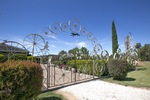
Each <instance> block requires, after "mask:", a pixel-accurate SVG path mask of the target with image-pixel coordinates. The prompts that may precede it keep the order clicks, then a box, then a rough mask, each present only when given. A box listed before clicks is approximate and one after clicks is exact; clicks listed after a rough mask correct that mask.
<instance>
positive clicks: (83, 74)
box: [42, 18, 109, 88]
mask: <svg viewBox="0 0 150 100" xmlns="http://www.w3.org/2000/svg"><path fill="white" fill-rule="evenodd" d="M59 32H70V33H71V35H72V36H80V35H82V36H85V37H86V38H87V39H88V40H89V41H90V42H91V44H92V45H93V53H92V55H91V56H92V57H93V62H92V63H93V64H92V65H91V67H88V66H89V65H88V64H89V63H88V62H87V63H85V64H84V65H81V66H78V71H77V73H73V71H70V70H65V69H62V68H58V67H59V66H54V65H53V64H50V65H49V64H48V65H47V67H46V68H45V73H46V76H45V77H47V80H46V81H45V83H44V84H45V86H46V88H50V87H55V86H58V85H63V84H67V83H72V82H76V81H81V80H83V79H91V78H93V77H94V75H95V73H101V74H102V73H103V72H104V67H105V65H100V66H99V60H104V59H105V60H106V62H107V61H108V59H109V54H108V52H107V51H106V50H103V49H102V46H101V45H100V44H99V43H98V41H97V39H96V38H95V37H94V35H93V33H92V32H90V31H88V30H87V29H86V28H85V27H82V26H81V24H80V21H79V20H77V19H75V18H73V19H71V20H69V21H67V22H61V23H58V22H55V23H53V24H50V25H49V27H48V28H44V29H42V33H43V35H45V36H47V37H50V35H55V34H58V33H59ZM90 59H91V58H89V61H90ZM83 66H84V67H83ZM81 68H82V69H81ZM91 69H92V71H90V70H91ZM56 70H57V72H56ZM55 72H56V73H55ZM69 76H71V77H69ZM46 82H47V83H46Z"/></svg>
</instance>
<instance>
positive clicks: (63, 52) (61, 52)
mask: <svg viewBox="0 0 150 100" xmlns="http://www.w3.org/2000/svg"><path fill="white" fill-rule="evenodd" d="M64 54H67V52H66V51H64V50H61V51H60V52H59V53H58V55H59V56H62V55H64Z"/></svg>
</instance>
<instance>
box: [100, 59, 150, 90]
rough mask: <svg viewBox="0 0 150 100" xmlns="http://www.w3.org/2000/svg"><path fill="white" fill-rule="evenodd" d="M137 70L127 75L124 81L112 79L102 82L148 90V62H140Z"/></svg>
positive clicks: (149, 78) (149, 84) (149, 63)
mask: <svg viewBox="0 0 150 100" xmlns="http://www.w3.org/2000/svg"><path fill="white" fill-rule="evenodd" d="M136 69H137V70H135V71H131V72H129V73H128V75H127V77H126V79H125V80H122V81H118V80H113V78H104V79H102V80H104V81H107V82H111V83H117V84H121V85H125V86H135V87H145V88H149V89H150V62H142V64H140V65H139V66H138V67H136Z"/></svg>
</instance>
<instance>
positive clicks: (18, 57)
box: [0, 53, 27, 62]
mask: <svg viewBox="0 0 150 100" xmlns="http://www.w3.org/2000/svg"><path fill="white" fill-rule="evenodd" d="M26 59H27V58H26V55H25V54H17V53H16V54H13V55H11V54H8V55H4V54H0V62H5V61H7V60H26Z"/></svg>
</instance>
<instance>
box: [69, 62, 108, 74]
mask: <svg viewBox="0 0 150 100" xmlns="http://www.w3.org/2000/svg"><path fill="white" fill-rule="evenodd" d="M75 62H76V64H75ZM75 65H76V66H75ZM67 66H69V67H70V68H72V67H76V69H77V70H78V71H80V72H81V73H87V74H93V67H94V75H97V76H101V75H102V74H103V73H104V71H103V70H102V69H103V68H104V67H106V66H105V61H102V60H96V61H95V63H94V66H93V60H76V61H75V60H70V61H68V62H67ZM102 71H103V72H102Z"/></svg>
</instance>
